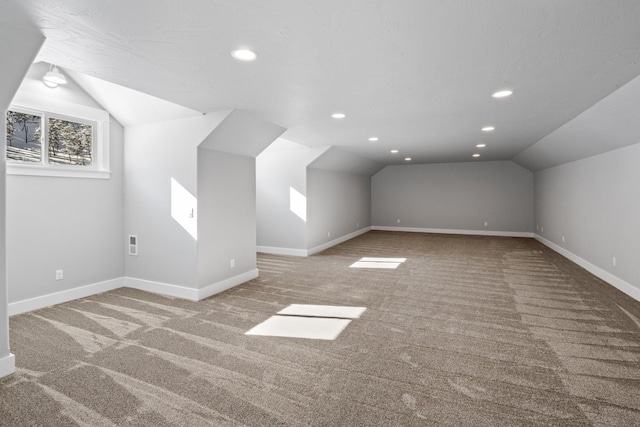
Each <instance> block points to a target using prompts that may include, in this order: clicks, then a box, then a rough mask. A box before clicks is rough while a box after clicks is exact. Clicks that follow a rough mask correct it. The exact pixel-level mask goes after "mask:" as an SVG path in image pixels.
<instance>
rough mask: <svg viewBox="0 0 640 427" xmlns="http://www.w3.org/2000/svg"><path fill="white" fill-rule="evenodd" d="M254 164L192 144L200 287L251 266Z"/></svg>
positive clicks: (251, 160) (253, 256) (249, 159)
mask: <svg viewBox="0 0 640 427" xmlns="http://www.w3.org/2000/svg"><path fill="white" fill-rule="evenodd" d="M255 170H256V168H255V159H254V158H253V157H248V156H241V155H237V154H230V153H223V152H221V151H215V150H209V149H206V148H198V283H199V287H200V288H202V287H205V286H208V285H212V284H214V283H217V282H220V281H222V280H225V279H228V278H231V277H233V276H237V275H239V274H242V273H247V272H249V271H251V270H254V269H255V268H256V173H255ZM232 259H233V260H234V261H235V267H233V268H232V267H231V264H230V261H231V260H232Z"/></svg>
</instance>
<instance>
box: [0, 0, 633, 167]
mask: <svg viewBox="0 0 640 427" xmlns="http://www.w3.org/2000/svg"><path fill="white" fill-rule="evenodd" d="M18 12H19V14H20V15H21V16H22V15H24V16H28V17H29V20H30V21H31V23H32V24H31V25H33V27H34V28H36V29H38V30H39V31H41V32H42V33H43V34H44V35H45V36H46V37H47V40H46V42H45V44H44V47H43V49H42V50H41V52H40V55H39V60H43V61H46V62H48V63H53V64H57V65H59V66H61V67H63V68H64V69H66V70H70V71H71V72H74V71H75V72H78V73H82V74H86V75H88V76H90V77H94V78H99V79H102V80H105V81H107V82H111V83H115V84H117V85H120V86H124V87H127V88H131V89H135V90H137V91H139V92H142V93H146V94H149V95H152V96H154V97H157V98H160V99H163V100H166V101H169V102H172V103H174V104H178V105H180V106H183V107H186V108H188V109H191V110H195V111H198V112H210V111H218V110H224V109H241V110H244V111H247V112H249V113H251V114H254V115H255V116H256V117H259V118H260V119H261V120H265V121H269V122H271V123H273V124H275V125H278V126H281V127H284V128H286V129H288V130H287V132H286V133H285V134H284V136H285V137H286V138H287V139H288V140H291V141H294V142H296V143H299V144H303V145H305V146H308V147H318V146H335V147H338V148H340V149H342V150H345V151H349V152H352V153H355V154H358V155H360V156H363V157H366V158H368V159H369V160H371V161H375V162H379V163H381V164H400V163H405V162H404V160H403V159H404V157H407V156H408V157H411V158H412V159H413V160H412V162H413V163H436V162H458V161H470V160H471V159H472V158H471V155H472V154H473V153H474V152H476V151H477V149H476V148H475V145H476V144H478V143H480V142H483V143H485V144H486V145H487V147H486V148H484V149H482V150H481V151H479V153H480V154H481V157H480V158H479V159H478V160H479V161H483V160H506V159H512V158H514V156H517V155H518V154H519V153H521V152H523V151H524V150H526V149H527V148H529V147H531V146H532V145H533V144H535V143H536V142H538V141H540V140H542V139H543V138H544V137H545V136H547V135H549V134H551V133H552V132H553V131H555V130H556V129H558V128H559V127H560V126H562V125H564V124H565V123H567V122H569V121H570V120H572V119H574V118H575V117H576V116H578V115H579V114H580V113H582V112H584V111H585V110H587V109H589V108H590V107H591V106H593V105H594V104H596V103H597V102H599V101H600V100H602V99H603V98H605V97H606V96H607V95H609V94H611V93H612V92H614V91H615V90H616V89H619V88H621V87H623V86H624V85H625V84H626V83H628V82H629V81H631V80H632V79H634V78H635V77H637V76H638V75H640V49H638V41H639V40H640V25H638V23H639V22H640V2H638V1H637V0H616V1H611V0H589V1H558V0H537V1H531V0H397V1H387V0H350V1H345V0H324V1H314V0H280V1H277V2H272V1H264V0H245V1H235V0H191V1H189V2H188V3H185V2H177V1H173V0H139V1H135V2H126V1H123V0H111V1H98V0H57V1H45V0H5V1H3V2H0V14H3V15H5V16H8V17H9V19H10V18H11V16H12V14H18ZM2 42H3V43H8V42H11V40H10V39H7V36H3V41H2ZM238 47H250V48H252V49H254V50H255V51H256V52H257V53H258V59H257V60H256V61H255V62H253V63H240V62H237V61H235V60H234V59H233V58H231V56H230V55H229V53H230V51H231V50H233V49H235V48H238ZM503 88H509V89H512V90H514V92H515V93H514V95H513V96H512V97H510V98H507V99H501V100H496V99H493V98H491V96H490V95H491V93H492V92H494V91H495V90H498V89H503ZM623 90H624V88H623ZM337 111H340V112H344V113H346V114H347V117H346V118H345V119H342V120H337V119H332V118H331V117H330V114H331V113H333V112H337ZM486 125H493V126H495V128H496V130H495V131H493V132H490V133H483V132H481V131H480V128H482V127H483V126H486ZM371 136H376V137H378V138H379V140H378V141H377V142H369V141H368V140H367V139H368V138H369V137H371ZM391 149H397V150H399V153H398V154H396V155H394V154H391V153H390V150H391ZM524 163H525V162H524V161H523V164H524Z"/></svg>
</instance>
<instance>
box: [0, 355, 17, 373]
mask: <svg viewBox="0 0 640 427" xmlns="http://www.w3.org/2000/svg"><path fill="white" fill-rule="evenodd" d="M15 371H16V357H15V356H14V355H13V354H11V353H9V355H8V356H5V357H3V358H1V359H0V378H2V377H6V376H7V375H11V374H13V373H14V372H15Z"/></svg>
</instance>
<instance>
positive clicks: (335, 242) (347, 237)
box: [307, 227, 371, 256]
mask: <svg viewBox="0 0 640 427" xmlns="http://www.w3.org/2000/svg"><path fill="white" fill-rule="evenodd" d="M370 230H371V227H365V228H361V229H360V230H358V231H354V232H353V233H349V234H347V235H344V236H342V237H338V238H337V239H333V240H331V241H330V242H327V243H323V244H321V245H318V246H316V247H314V248H311V249H309V250H307V256H311V255H313V254H317V253H318V252H322V251H324V250H325V249H329V248H330V247H332V246H335V245H339V244H340V243H342V242H346V241H347V240H351V239H353V238H354V237H358V236H359V235H361V234H364V233H366V232H367V231H370Z"/></svg>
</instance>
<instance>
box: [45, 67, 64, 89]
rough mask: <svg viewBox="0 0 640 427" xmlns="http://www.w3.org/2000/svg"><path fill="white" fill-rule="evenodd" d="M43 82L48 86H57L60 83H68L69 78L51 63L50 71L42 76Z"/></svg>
mask: <svg viewBox="0 0 640 427" xmlns="http://www.w3.org/2000/svg"><path fill="white" fill-rule="evenodd" d="M42 83H44V85H45V86H46V87H48V88H51V89H53V88H56V87H58V85H66V84H67V79H66V77H65V76H64V74H62V73H61V72H60V71H58V67H56V66H55V65H53V64H51V66H50V67H49V71H48V72H47V74H45V75H44V77H42Z"/></svg>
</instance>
